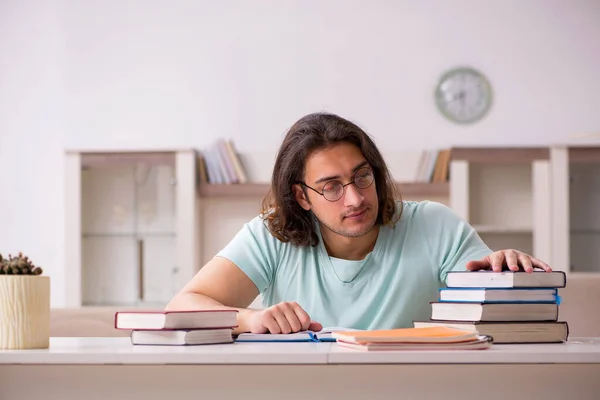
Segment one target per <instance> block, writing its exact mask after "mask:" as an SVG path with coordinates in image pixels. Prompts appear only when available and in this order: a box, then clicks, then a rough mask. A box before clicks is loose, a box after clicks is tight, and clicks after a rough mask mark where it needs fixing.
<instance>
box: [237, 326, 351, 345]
mask: <svg viewBox="0 0 600 400" xmlns="http://www.w3.org/2000/svg"><path fill="white" fill-rule="evenodd" d="M338 331H357V330H356V329H349V328H340V327H329V328H323V329H321V330H320V331H308V330H307V331H300V332H294V333H240V334H239V335H238V336H237V338H236V341H237V342H335V339H334V338H333V333H334V332H338Z"/></svg>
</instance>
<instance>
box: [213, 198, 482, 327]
mask: <svg viewBox="0 0 600 400" xmlns="http://www.w3.org/2000/svg"><path fill="white" fill-rule="evenodd" d="M403 204H404V209H403V211H402V216H401V218H400V220H399V221H398V222H397V223H396V224H395V226H382V227H380V230H379V235H378V237H377V241H376V244H375V247H374V249H373V251H372V252H371V253H369V254H368V255H367V256H366V257H365V258H364V259H363V260H360V261H349V260H341V259H336V258H333V257H330V256H329V255H328V254H327V251H326V250H325V246H324V245H323V241H322V240H321V236H320V231H319V230H318V229H317V233H318V235H319V244H318V245H317V246H314V247H313V246H306V247H298V246H294V245H291V244H290V243H283V242H281V241H279V240H278V239H276V238H275V237H274V236H272V235H271V234H270V232H269V231H268V229H267V226H266V222H265V221H264V220H263V219H261V218H260V217H258V216H257V217H256V218H254V219H253V220H252V221H250V222H249V223H247V224H245V225H244V227H243V228H242V229H241V230H240V231H239V232H238V234H237V235H236V236H235V237H234V239H233V240H232V241H231V242H230V243H229V244H228V245H227V246H226V247H225V248H224V249H223V250H221V251H220V252H219V253H218V254H217V255H218V256H221V257H225V258H227V259H229V260H231V261H232V262H233V263H234V264H236V265H237V266H238V267H239V268H241V270H242V271H244V272H245V273H246V275H248V277H249V278H250V279H251V280H252V281H253V282H254V283H255V284H256V287H257V288H258V290H259V291H260V293H261V294H262V301H263V305H264V306H265V307H269V306H271V305H275V304H277V303H279V302H283V301H295V302H297V303H298V304H299V305H300V306H301V307H302V308H303V309H304V310H305V311H306V312H307V313H308V314H309V315H310V317H311V319H312V320H314V321H317V322H319V323H321V324H322V325H323V326H325V327H328V326H329V327H333V326H336V327H345V328H355V329H392V328H405V327H412V326H413V321H417V320H427V319H429V317H430V316H431V306H430V302H432V301H436V300H437V298H438V290H439V288H441V287H444V282H445V280H446V275H447V273H448V271H452V270H465V264H466V263H467V261H471V260H479V259H481V258H483V257H485V256H487V255H488V254H490V253H491V252H492V251H491V250H490V249H489V248H488V247H487V246H486V245H485V243H484V242H483V241H482V240H481V238H480V237H479V236H478V235H477V233H476V232H475V230H474V229H473V228H472V227H471V226H470V225H469V224H468V223H466V222H465V221H464V220H462V219H461V218H460V217H458V216H457V215H456V214H455V213H454V212H453V211H452V210H450V208H448V207H446V206H445V205H443V204H440V203H436V202H430V201H423V202H414V201H404V202H403Z"/></svg>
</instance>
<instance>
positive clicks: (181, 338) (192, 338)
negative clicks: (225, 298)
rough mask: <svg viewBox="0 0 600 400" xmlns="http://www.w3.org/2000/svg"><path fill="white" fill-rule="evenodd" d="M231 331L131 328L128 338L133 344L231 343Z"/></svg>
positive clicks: (186, 344)
mask: <svg viewBox="0 0 600 400" xmlns="http://www.w3.org/2000/svg"><path fill="white" fill-rule="evenodd" d="M232 332H233V330H232V329H231V328H225V329H191V330H189V329H178V330H133V331H131V335H130V338H131V343H132V344H135V345H157V346H159V345H166V346H192V345H204V344H223V343H233V335H232Z"/></svg>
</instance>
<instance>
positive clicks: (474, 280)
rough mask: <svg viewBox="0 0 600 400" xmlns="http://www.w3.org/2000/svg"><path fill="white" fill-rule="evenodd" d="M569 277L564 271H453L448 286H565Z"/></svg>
mask: <svg viewBox="0 0 600 400" xmlns="http://www.w3.org/2000/svg"><path fill="white" fill-rule="evenodd" d="M566 282H567V278H566V275H565V273H564V272H563V271H552V272H546V271H539V270H536V271H534V272H531V273H527V272H525V271H502V272H493V271H490V270H480V271H451V272H449V273H448V276H447V279H446V286H448V287H463V288H465V287H479V288H495V287H501V288H518V287H522V288H526V287H527V288H532V287H543V288H563V287H565V286H566Z"/></svg>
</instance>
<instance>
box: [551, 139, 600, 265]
mask: <svg viewBox="0 0 600 400" xmlns="http://www.w3.org/2000/svg"><path fill="white" fill-rule="evenodd" d="M552 172H553V181H554V182H555V186H556V187H555V189H554V197H553V198H554V205H553V215H554V224H553V225H554V232H553V236H554V239H553V240H554V243H555V244H556V247H555V249H554V251H555V254H554V257H555V259H556V260H558V261H559V263H558V265H560V266H562V267H561V268H560V269H562V270H565V271H567V272H569V273H599V272H600V264H599V263H598V260H599V259H600V147H595V146H577V145H555V146H553V147H552Z"/></svg>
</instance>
